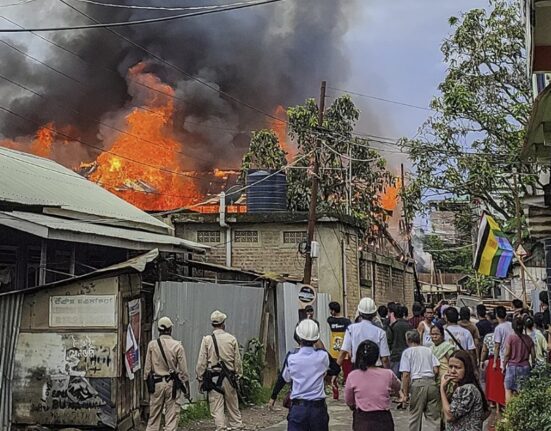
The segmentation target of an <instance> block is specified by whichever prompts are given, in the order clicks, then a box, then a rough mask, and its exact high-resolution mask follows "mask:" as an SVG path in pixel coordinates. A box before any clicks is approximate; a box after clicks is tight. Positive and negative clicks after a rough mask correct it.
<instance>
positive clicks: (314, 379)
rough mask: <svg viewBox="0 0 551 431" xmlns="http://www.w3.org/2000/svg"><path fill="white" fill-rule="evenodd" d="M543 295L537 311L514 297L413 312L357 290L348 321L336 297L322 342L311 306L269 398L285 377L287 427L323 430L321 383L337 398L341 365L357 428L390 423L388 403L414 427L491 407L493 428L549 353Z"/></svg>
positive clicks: (387, 428) (478, 416)
mask: <svg viewBox="0 0 551 431" xmlns="http://www.w3.org/2000/svg"><path fill="white" fill-rule="evenodd" d="M540 300H541V303H542V311H541V312H536V313H533V312H531V311H530V310H528V309H527V308H525V306H524V304H523V303H522V301H520V300H518V299H516V300H514V301H513V302H512V304H511V305H512V307H510V308H511V309H512V311H509V312H508V310H507V309H506V308H505V307H504V306H497V307H495V308H494V309H492V310H491V311H489V310H488V309H487V307H486V306H485V305H484V304H479V305H478V306H477V307H476V309H473V310H471V309H470V308H469V307H460V308H459V309H458V308H457V307H455V306H452V305H449V304H448V303H447V302H446V301H441V302H440V303H438V304H437V305H436V306H434V305H425V306H423V305H421V304H420V303H414V304H413V306H412V309H411V311H412V316H411V317H410V316H409V310H408V308H407V307H406V306H404V305H402V304H398V303H389V304H387V305H382V306H379V307H377V306H376V304H375V302H374V301H373V300H372V299H371V298H363V299H361V301H360V303H359V305H358V309H357V314H356V317H355V321H354V323H352V322H351V321H350V320H348V319H347V318H345V317H343V316H342V315H341V310H340V305H339V304H338V303H336V302H332V303H330V305H329V308H330V313H331V317H329V318H328V320H327V323H328V324H329V327H330V331H331V341H330V345H329V346H328V347H327V349H325V348H324V346H323V344H322V343H321V342H320V327H319V325H320V323H319V322H317V321H315V320H313V310H311V312H310V314H309V315H308V316H307V318H306V319H305V320H303V321H301V322H299V324H298V326H297V328H296V334H295V335H296V340H297V342H298V343H299V347H298V348H297V349H295V350H293V351H291V352H289V353H288V355H287V358H286V360H285V364H284V366H283V370H282V372H281V375H280V379H279V382H278V384H277V385H276V388H275V389H274V392H273V394H272V400H271V405H274V403H275V400H276V399H277V396H278V394H279V392H280V391H281V390H282V388H283V386H284V385H285V383H286V382H287V383H291V385H292V390H291V392H290V393H289V396H288V397H287V398H288V400H287V401H288V403H287V404H288V406H289V407H290V412H289V416H288V429H289V430H290V431H303V430H304V431H306V430H314V429H315V430H320V431H324V430H328V424H329V416H328V414H327V406H326V403H325V392H324V388H325V384H326V383H328V380H330V381H331V384H332V386H333V397H334V398H338V396H339V391H338V386H337V381H338V380H339V379H338V378H337V375H338V374H339V373H340V371H341V368H342V380H343V381H344V382H345V388H344V399H345V402H346V404H347V405H348V406H349V407H350V409H351V410H352V411H353V413H352V415H353V429H354V430H362V431H365V430H377V431H391V430H394V423H393V417H392V414H391V406H392V403H393V402H395V403H397V408H409V430H410V431H421V430H422V429H431V430H435V431H440V430H446V431H456V430H457V431H459V430H461V431H482V429H483V423H484V421H485V420H486V419H488V418H489V417H490V415H491V412H492V409H493V410H494V411H495V415H493V416H492V419H491V420H490V428H489V429H492V427H493V423H494V421H495V418H496V417H499V414H500V411H501V410H502V409H503V407H504V406H505V405H506V404H507V402H508V401H509V400H510V399H511V398H512V397H513V396H515V394H516V393H518V392H519V391H520V390H522V382H523V380H524V379H526V378H527V377H528V376H529V375H530V372H531V370H532V368H533V367H535V366H537V365H538V364H543V363H545V362H548V361H549V356H550V353H549V350H550V349H551V335H550V333H549V331H548V328H549V303H548V299H547V292H543V294H542V295H540ZM475 316H476V317H475Z"/></svg>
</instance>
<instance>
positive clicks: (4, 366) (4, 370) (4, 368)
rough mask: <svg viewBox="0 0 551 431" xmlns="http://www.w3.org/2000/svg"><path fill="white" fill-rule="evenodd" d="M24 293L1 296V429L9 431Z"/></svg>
mask: <svg viewBox="0 0 551 431" xmlns="http://www.w3.org/2000/svg"><path fill="white" fill-rule="evenodd" d="M23 298H24V295H23V294H22V293H20V294H13V295H6V296H0V430H1V431H9V430H10V427H11V418H12V407H13V405H12V387H11V384H12V378H13V367H14V358H15V347H16V345H17V337H18V336H19V327H20V324H21V309H22V305H23Z"/></svg>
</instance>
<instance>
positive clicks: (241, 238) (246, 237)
mask: <svg viewBox="0 0 551 431" xmlns="http://www.w3.org/2000/svg"><path fill="white" fill-rule="evenodd" d="M234 239H235V242H258V231H256V230H240V231H236V232H235V236H234Z"/></svg>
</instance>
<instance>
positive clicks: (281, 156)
mask: <svg viewBox="0 0 551 431" xmlns="http://www.w3.org/2000/svg"><path fill="white" fill-rule="evenodd" d="M285 155H286V153H285V151H283V149H282V148H281V146H280V145H279V140H278V138H277V135H276V134H275V132H274V131H273V130H268V129H262V130H259V131H256V132H252V135H251V142H250V144H249V150H248V151H247V152H246V153H245V154H244V155H243V160H242V162H241V169H242V173H241V176H242V179H244V177H245V176H246V174H247V171H248V170H249V169H274V170H279V169H281V168H282V167H283V166H285V164H286V163H287V161H286V160H285Z"/></svg>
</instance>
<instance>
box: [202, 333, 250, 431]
mask: <svg viewBox="0 0 551 431" xmlns="http://www.w3.org/2000/svg"><path fill="white" fill-rule="evenodd" d="M214 336H215V337H216V342H217V344H218V350H219V351H220V361H224V363H225V364H226V366H227V367H228V368H229V369H230V370H231V371H235V372H236V373H237V374H238V375H239V376H242V375H243V364H242V363H241V353H240V352H239V344H238V343H237V340H236V338H235V337H234V336H233V335H231V334H228V333H227V332H225V331H224V330H222V329H215V330H214ZM218 362H219V361H218V357H217V356H216V350H215V349H214V343H213V341H212V337H211V336H210V335H208V336H206V337H203V341H202V342H201V349H200V350H199V359H198V360H197V368H196V372H197V378H198V379H199V381H201V377H202V376H203V374H204V373H205V370H206V369H207V368H212V367H213V366H214V365H216V364H217V363H218ZM222 388H223V389H224V394H220V393H219V392H216V391H210V392H209V393H208V400H209V408H210V414H211V415H212V417H213V418H214V423H215V425H216V431H220V430H223V429H225V427H226V417H225V415H224V405H225V407H226V411H227V413H228V418H229V425H230V427H231V428H234V429H235V428H241V427H242V426H243V423H242V422H241V412H240V411H239V399H238V397H237V391H236V390H235V389H234V388H233V387H232V386H231V384H230V382H229V381H228V379H224V381H223V382H222Z"/></svg>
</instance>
